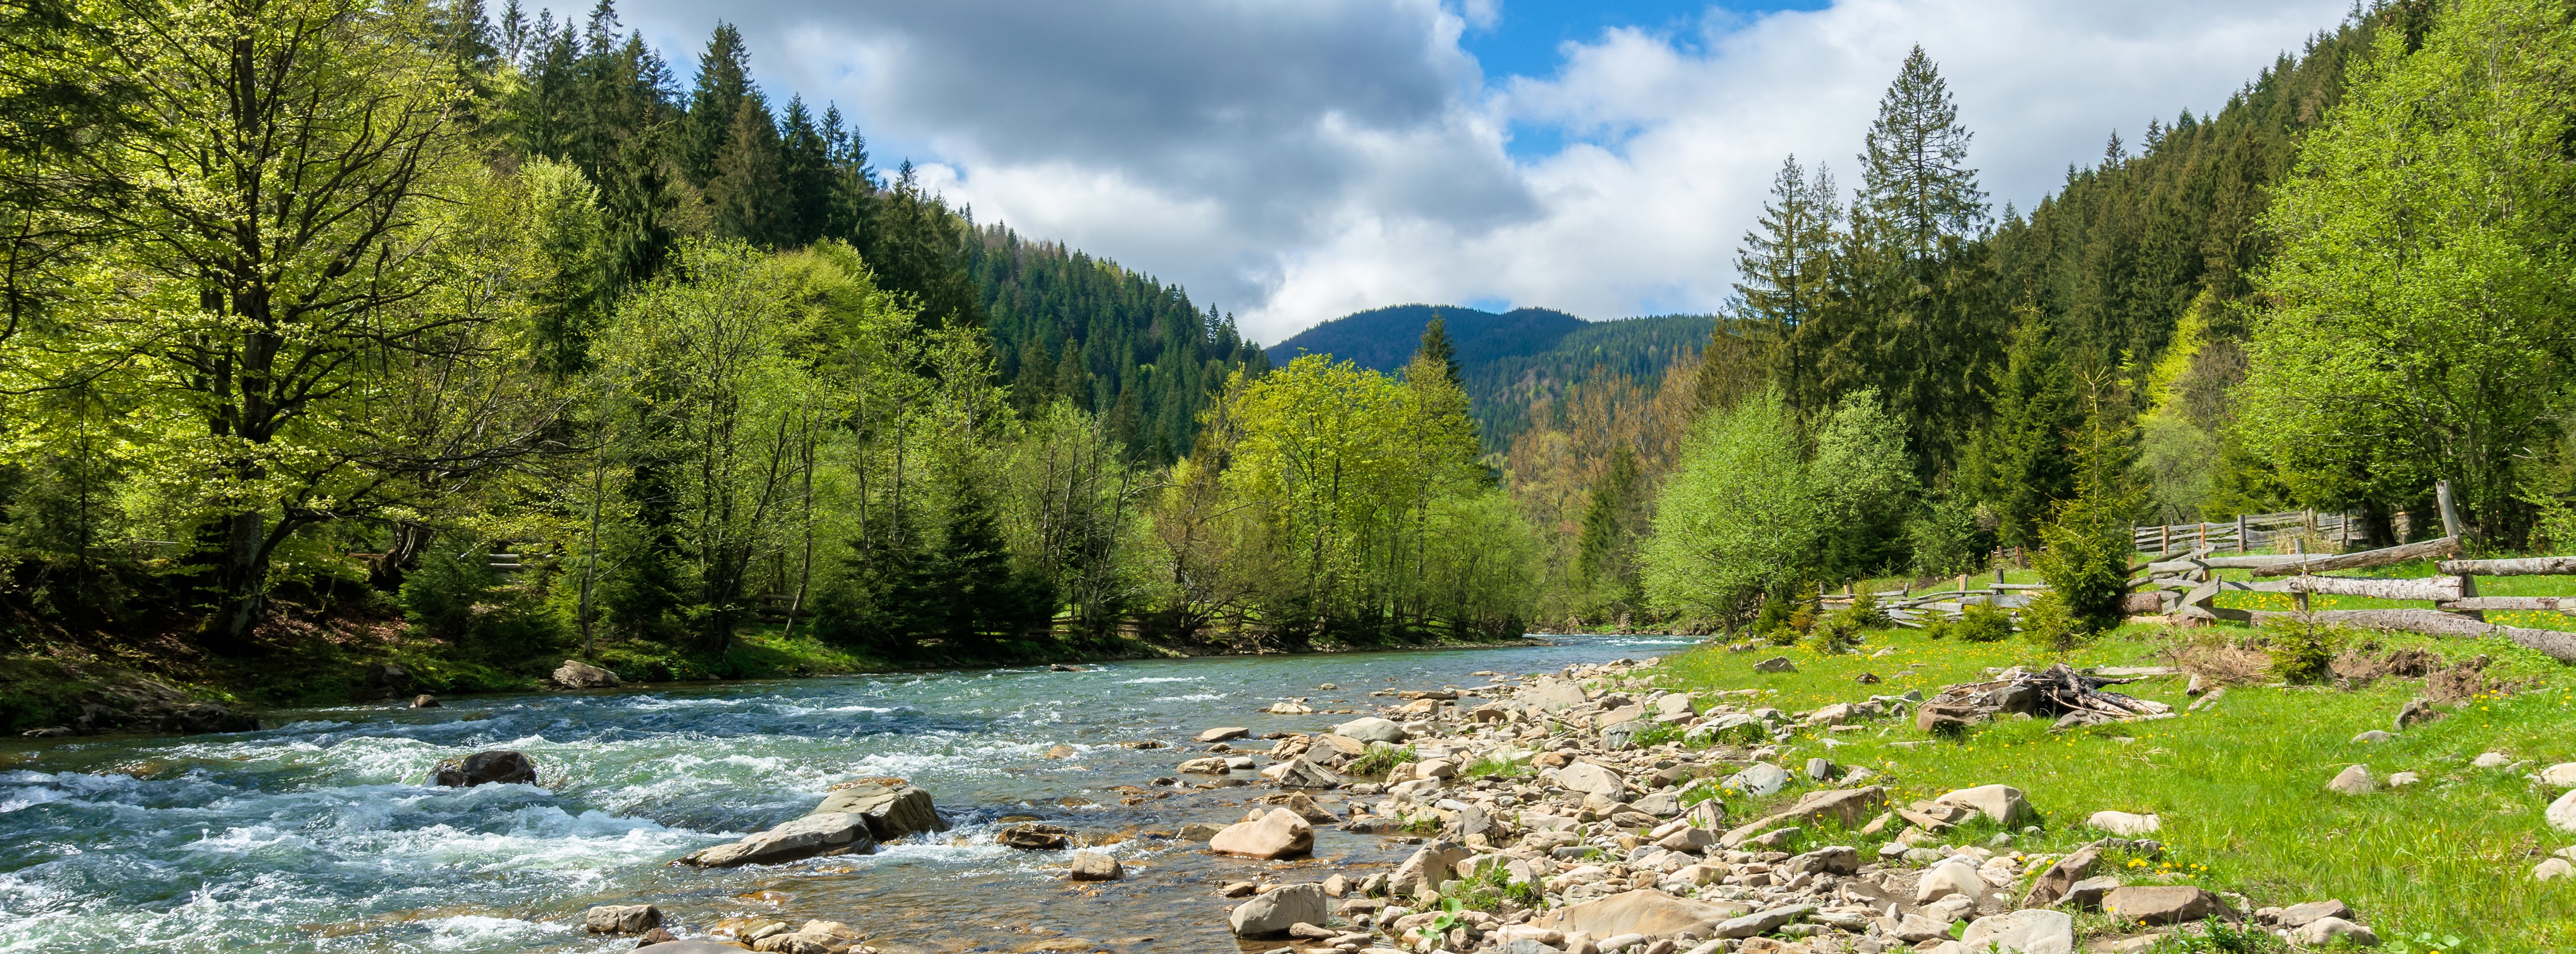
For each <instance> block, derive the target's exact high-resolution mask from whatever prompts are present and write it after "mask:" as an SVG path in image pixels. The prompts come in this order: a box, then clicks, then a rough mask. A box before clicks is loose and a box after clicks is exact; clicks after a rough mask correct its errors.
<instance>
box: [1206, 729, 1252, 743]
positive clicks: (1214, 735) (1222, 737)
mask: <svg viewBox="0 0 2576 954" xmlns="http://www.w3.org/2000/svg"><path fill="white" fill-rule="evenodd" d="M1251 734H1252V730H1251V729H1247V728H1244V727H1243V726H1239V725H1228V726H1218V727H1217V728H1213V729H1209V730H1207V731H1205V732H1201V733H1199V734H1198V736H1197V738H1196V741H1198V742H1201V743H1207V742H1224V741H1226V740H1229V739H1240V738H1243V737H1244V736H1247V735H1251Z"/></svg>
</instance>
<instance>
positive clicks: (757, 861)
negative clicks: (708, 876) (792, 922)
mask: <svg viewBox="0 0 2576 954" xmlns="http://www.w3.org/2000/svg"><path fill="white" fill-rule="evenodd" d="M876 850H877V839H876V836H875V835H873V834H870V833H869V831H868V820H867V819H866V818H864V817H861V816H859V815H856V814H853V813H850V812H831V813H828V814H822V815H807V816H805V817H803V818H799V819H797V820H795V821H792V822H788V823H786V824H784V825H780V826H778V827H776V828H772V829H770V830H768V831H764V832H761V833H760V834H757V835H753V836H751V837H749V838H745V839H743V840H741V841H737V842H734V843H732V844H726V845H717V846H715V847H713V848H702V849H699V850H698V851H697V852H696V853H694V854H691V855H689V856H688V857H686V858H682V859H680V863H681V864H684V865H695V866H697V867H700V868H732V867H738V866H741V865H774V864H783V863H785V862H790V861H795V860H798V859H801V858H811V857H814V856H815V855H823V854H833V855H865V854H873V853H875V852H876Z"/></svg>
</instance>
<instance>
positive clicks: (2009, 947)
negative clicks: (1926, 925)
mask: <svg viewBox="0 0 2576 954" xmlns="http://www.w3.org/2000/svg"><path fill="white" fill-rule="evenodd" d="M1959 946H1960V947H1963V948H1966V949H1968V950H1971V951H1988V950H2000V951H2008V952H2014V954H2074V952H2075V919H2074V918H2073V917H2070V916H2068V915H2067V913H2066V912H2064V911H2049V910H2044V909H2036V908H2034V909H2031V910H2027V911H2014V912H2012V913H2010V914H1997V915H1994V916H1992V917H1982V918H1978V919H1976V920H1975V921H1972V922H1969V924H1968V932H1967V933H1966V934H1963V935H1961V936H1960V937H1959Z"/></svg>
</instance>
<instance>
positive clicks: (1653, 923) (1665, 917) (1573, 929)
mask: <svg viewBox="0 0 2576 954" xmlns="http://www.w3.org/2000/svg"><path fill="white" fill-rule="evenodd" d="M1749 910H1751V908H1750V907H1748V906H1746V905H1744V904H1742V903H1739V902H1710V901H1693V900H1689V899H1685V898H1676V897H1673V896H1671V895H1668V894H1665V893H1663V892H1661V891H1649V890H1637V891H1627V892H1622V893H1619V894H1614V895H1611V896H1609V897H1606V898H1600V899H1597V900H1592V901H1585V902H1582V903H1580V904H1572V905H1567V906H1565V907H1562V908H1558V909H1556V910H1554V911H1550V912H1548V913H1547V914H1546V915H1544V916H1542V917H1539V918H1536V919H1534V920H1532V921H1531V922H1530V924H1531V925H1533V926H1535V927H1537V928H1539V929H1540V930H1544V931H1558V932H1562V933H1564V934H1569V935H1570V934H1574V933H1577V932H1581V933H1584V934H1589V935H1591V936H1593V937H1597V938H1610V937H1616V936H1618V935H1622V934H1642V935H1649V936H1659V937H1670V936H1672V935H1675V934H1680V933H1682V932H1685V931H1688V932H1690V933H1693V934H1698V935H1701V936H1703V937H1706V936H1709V932H1710V931H1712V930H1714V929H1716V927H1717V926H1718V925H1719V924H1722V923H1725V922H1727V921H1729V920H1730V919H1733V918H1737V917H1741V916H1743V915H1744V913H1745V912H1747V911H1749ZM1783 923H1785V922H1783ZM1755 933H1760V932H1755Z"/></svg>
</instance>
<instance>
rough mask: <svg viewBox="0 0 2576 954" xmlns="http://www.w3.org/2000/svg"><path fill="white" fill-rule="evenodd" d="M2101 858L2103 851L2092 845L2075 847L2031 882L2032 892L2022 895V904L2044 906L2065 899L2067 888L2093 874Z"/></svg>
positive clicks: (2027, 906) (2025, 905) (2029, 906)
mask: <svg viewBox="0 0 2576 954" xmlns="http://www.w3.org/2000/svg"><path fill="white" fill-rule="evenodd" d="M2101 859H2102V854H2101V852H2100V851H2098V850H2096V849H2095V848H2094V846H2092V845H2086V846H2084V847H2082V848H2078V849H2075V851H2073V852H2072V853H2069V854H2068V855H2067V856H2066V857H2064V858H2061V859H2058V862H2057V863H2056V864H2054V865H2051V866H2049V869H2048V870H2047V871H2044V872H2041V873H2040V875H2039V877H2038V878H2037V879H2035V880H2033V881H2032V882H2031V884H2030V893H2028V894H2025V895H2023V896H2022V899H2021V906H2022V907H2025V908H2044V907H2048V906H2050V905H2053V904H2056V903H2057V902H2058V901H2060V900H2063V899H2064V898H2065V897H2066V890H2067V889H2068V888H2071V887H2073V886H2074V885H2075V883H2076V882H2078V881H2082V880H2084V879H2085V878H2087V877H2090V876H2091V875H2092V874H2093V866H2094V865H2095V864H2098V863H2100V861H2101Z"/></svg>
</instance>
